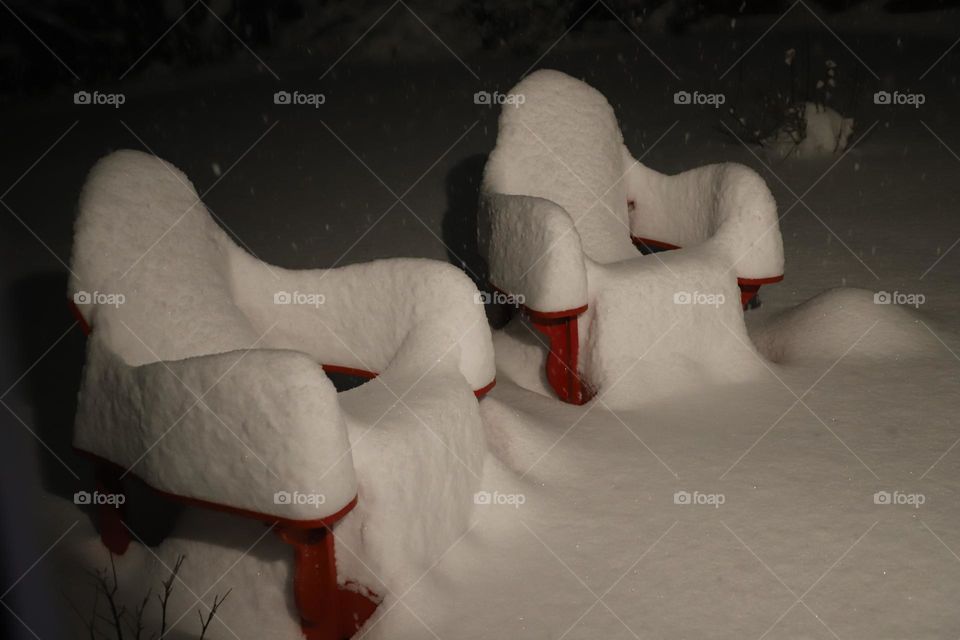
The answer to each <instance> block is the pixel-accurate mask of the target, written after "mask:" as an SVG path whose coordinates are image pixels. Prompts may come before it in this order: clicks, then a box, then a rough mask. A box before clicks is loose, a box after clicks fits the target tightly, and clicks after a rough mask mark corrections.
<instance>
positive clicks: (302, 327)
mask: <svg viewBox="0 0 960 640" xmlns="http://www.w3.org/2000/svg"><path fill="white" fill-rule="evenodd" d="M76 227H77V228H76V240H75V243H74V255H73V264H74V268H73V271H74V273H75V275H74V276H73V277H72V278H71V282H70V294H71V295H74V294H76V293H78V292H86V293H90V294H94V293H96V294H113V295H117V294H120V295H122V296H123V298H124V301H123V303H122V304H121V305H119V306H111V305H110V304H93V303H94V302H96V300H94V299H93V298H91V302H92V303H90V304H80V305H79V306H80V308H81V310H82V311H83V312H84V314H85V315H87V317H88V320H89V321H90V323H91V324H92V325H96V324H97V323H98V315H99V314H101V313H110V314H116V315H118V316H120V317H122V318H123V322H122V323H118V324H116V325H112V326H111V328H110V331H111V335H110V344H111V345H113V346H114V348H115V349H116V350H117V352H118V353H119V354H120V355H121V356H123V358H124V359H125V360H126V361H127V362H129V363H130V364H133V365H136V364H143V363H145V362H152V361H154V360H156V359H158V358H159V359H164V360H175V359H179V358H184V357H187V356H192V355H196V354H197V353H218V352H221V351H229V350H233V349H247V348H250V347H252V346H253V345H254V344H255V343H256V344H257V345H258V346H263V347H276V348H292V349H297V350H302V351H305V352H307V353H309V354H311V355H313V356H315V357H316V358H317V359H318V361H321V362H323V363H324V364H338V365H341V366H351V367H355V368H361V369H368V370H373V371H379V370H381V369H382V368H384V367H385V366H386V365H387V364H388V363H389V362H391V361H392V360H393V359H394V358H395V357H397V356H398V354H399V353H400V352H401V351H402V352H403V354H404V355H405V356H406V357H414V358H420V359H422V363H423V364H428V363H429V362H431V361H432V360H433V359H435V358H436V356H438V355H439V354H442V353H445V352H446V351H451V350H452V351H455V352H456V353H457V354H458V355H459V356H460V358H461V366H460V371H461V372H462V373H463V375H464V376H465V377H466V378H467V379H468V380H469V381H470V382H471V384H473V385H474V388H475V389H479V388H481V387H483V386H485V385H486V384H488V383H489V382H490V381H491V380H492V379H493V376H494V367H493V359H492V349H491V348H490V341H489V334H488V332H487V331H486V329H485V327H484V318H485V316H484V313H483V306H482V305H480V304H477V301H476V298H475V293H476V290H475V288H474V287H473V285H472V284H471V283H470V280H469V278H467V277H466V276H465V275H464V274H463V273H462V272H461V271H459V270H458V269H455V268H454V267H452V266H450V265H446V264H442V263H436V262H431V261H427V260H405V259H393V260H384V261H377V262H374V263H370V264H364V265H353V266H350V267H344V268H341V269H328V270H324V269H314V270H303V271H291V270H286V269H281V268H278V267H274V266H271V265H268V264H265V263H263V262H261V261H259V260H257V259H256V258H255V257H253V256H251V255H249V254H248V253H247V252H245V251H244V250H243V249H241V248H240V247H238V246H237V245H236V244H235V243H234V242H233V241H232V240H230V238H229V237H228V236H227V234H226V233H225V232H224V231H223V230H222V229H221V228H220V227H219V226H218V225H217V224H216V223H215V222H214V221H213V219H212V217H211V216H210V214H209V213H208V212H207V210H206V208H205V207H204V205H203V203H202V202H201V201H200V198H199V196H198V195H197V193H196V191H195V190H194V189H193V186H192V185H191V184H190V182H189V181H188V180H187V178H186V176H184V175H183V174H182V173H181V172H180V171H179V170H177V169H176V168H175V167H173V166H171V165H170V164H169V163H166V162H163V161H162V160H160V159H158V158H156V157H154V156H150V155H148V154H144V153H141V152H137V151H121V152H116V153H114V154H111V155H110V156H108V157H107V158H104V159H103V160H101V161H100V162H99V163H98V164H97V166H96V167H94V169H93V170H92V171H91V173H90V177H89V179H88V181H87V183H86V186H85V188H84V192H83V194H82V196H81V201H80V217H79V218H78V220H77V225H76ZM171 252H172V253H171ZM158 292H162V293H158ZM185 309H189V310H190V311H191V313H185V312H184V310H185ZM124 325H127V326H129V327H130V329H129V330H128V328H127V326H124ZM254 325H255V326H254ZM427 346H432V347H434V348H433V349H427V348H425V347H427Z"/></svg>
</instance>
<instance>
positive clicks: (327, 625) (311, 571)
mask: <svg viewBox="0 0 960 640" xmlns="http://www.w3.org/2000/svg"><path fill="white" fill-rule="evenodd" d="M277 533H278V534H279V535H280V539H281V540H283V541H284V542H286V543H287V544H289V545H290V546H292V547H293V552H294V574H293V596H294V601H295V602H296V604H297V610H298V612H299V613H300V628H301V630H302V631H303V635H304V636H306V638H307V640H346V638H350V637H352V636H353V635H355V634H356V632H357V630H358V629H359V628H360V627H362V626H363V624H364V623H365V622H366V621H367V619H368V618H369V617H370V616H372V615H373V612H374V611H376V609H377V605H378V604H379V601H377V600H373V599H371V598H370V597H367V596H366V595H364V594H363V593H360V592H359V590H356V591H354V590H347V589H341V588H340V587H339V586H338V585H337V562H336V553H335V549H334V536H333V531H331V530H330V529H328V528H326V527H321V528H316V529H297V528H295V527H290V526H282V525H279V526H278V527H277Z"/></svg>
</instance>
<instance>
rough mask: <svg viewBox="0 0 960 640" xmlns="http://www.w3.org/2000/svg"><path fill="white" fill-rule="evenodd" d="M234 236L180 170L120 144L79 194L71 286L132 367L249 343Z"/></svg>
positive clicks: (250, 328)
mask: <svg viewBox="0 0 960 640" xmlns="http://www.w3.org/2000/svg"><path fill="white" fill-rule="evenodd" d="M232 244H233V243H232V241H231V240H230V239H229V238H228V237H227V235H226V233H224V231H223V230H222V229H221V228H220V227H219V226H218V225H217V224H216V223H215V222H214V221H213V219H212V218H211V217H210V214H209V213H208V212H207V210H206V207H204V205H203V203H202V202H200V199H199V196H197V193H196V191H195V190H194V189H193V186H192V185H191V184H190V182H189V180H188V179H187V177H186V176H185V175H184V174H183V173H182V172H180V170H179V169H177V168H176V167H174V166H173V165H170V164H168V163H166V162H164V161H163V160H161V159H159V158H157V157H154V156H151V155H148V154H145V153H141V152H137V151H119V152H116V153H113V154H111V155H109V156H107V157H106V158H104V159H103V160H101V161H100V162H98V163H97V164H96V165H95V166H94V168H93V169H92V170H91V171H90V174H89V176H88V178H87V182H86V183H85V185H84V189H83V192H82V193H81V196H80V205H79V216H78V218H77V221H76V225H75V235H74V249H73V260H72V266H71V278H70V284H69V287H70V294H71V297H72V298H73V299H74V301H75V302H76V303H77V306H78V307H79V309H80V310H81V312H82V313H83V316H84V319H85V321H86V322H87V323H88V324H90V325H91V326H92V325H97V329H98V331H101V332H109V335H108V336H105V338H106V339H107V340H108V342H109V344H110V347H111V349H112V350H113V351H114V352H115V353H116V354H117V355H119V356H120V357H122V358H123V359H124V360H125V361H126V362H127V363H128V364H130V365H140V364H144V363H147V362H153V361H155V360H180V359H183V358H187V357H190V356H196V355H201V354H212V353H223V352H226V351H232V350H235V349H247V348H250V346H251V345H253V344H254V343H255V341H256V340H257V337H258V334H257V333H256V332H255V331H254V329H253V326H252V325H251V324H250V322H249V321H247V320H246V318H245V317H244V315H243V314H242V313H240V312H239V310H238V309H237V307H236V305H235V304H234V302H233V300H232V290H233V286H232V283H231V279H230V268H229V265H230V260H231V251H230V247H231V245H232ZM170 247H175V248H176V251H175V252H171V251H170V250H169V248H170ZM121 296H122V297H121ZM113 303H115V304H113ZM124 325H126V326H124Z"/></svg>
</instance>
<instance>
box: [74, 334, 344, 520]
mask: <svg viewBox="0 0 960 640" xmlns="http://www.w3.org/2000/svg"><path fill="white" fill-rule="evenodd" d="M114 321H115V319H114V318H109V317H108V316H103V317H101V323H100V324H98V326H97V329H96V330H95V331H94V332H93V334H92V335H91V339H90V343H89V347H88V349H87V362H86V368H85V371H84V379H83V385H82V387H81V389H80V396H79V401H78V407H77V418H76V428H75V432H74V444H75V445H76V446H77V447H79V448H80V449H83V450H85V451H89V452H91V453H95V454H97V455H99V456H101V457H104V458H107V459H109V460H110V461H111V462H114V463H115V464H118V465H121V466H122V467H123V468H124V469H132V471H133V473H134V474H136V475H137V476H139V477H140V478H141V479H143V480H144V481H145V482H147V483H148V484H150V485H151V486H153V487H155V488H157V489H161V490H163V491H166V492H168V493H173V494H176V495H179V496H183V497H187V498H197V499H201V500H207V501H212V502H216V503H219V504H222V505H227V506H231V507H235V508H240V509H246V510H249V511H255V512H258V513H268V514H271V515H276V516H281V517H287V518H292V519H299V520H315V519H319V518H322V517H325V516H328V515H330V514H333V513H336V512H337V511H339V510H340V509H342V508H343V507H344V506H346V504H347V503H348V502H350V500H352V499H353V497H354V496H355V495H356V478H355V476H354V470H353V463H352V460H351V457H350V450H349V442H348V440H347V434H346V428H345V422H344V418H343V416H342V415H341V412H340V407H339V405H338V404H337V392H336V389H334V387H333V385H332V384H331V383H330V381H329V380H328V379H327V377H326V376H325V375H324V373H323V371H322V370H321V369H320V367H319V366H318V365H317V364H316V362H314V361H313V360H311V359H310V358H309V357H308V356H307V355H305V354H303V353H297V352H294V351H280V350H273V349H253V350H251V351H231V352H225V353H220V354H214V355H209V356H200V357H194V358H188V359H186V360H173V361H166V362H154V363H150V364H145V365H141V366H139V367H130V366H128V365H127V364H125V363H124V362H123V361H122V360H121V359H120V357H119V356H117V355H116V354H115V353H114V352H113V351H112V350H111V349H110V347H109V345H107V344H105V342H106V338H105V335H108V333H109V332H108V331H103V332H102V333H101V331H100V330H101V328H105V327H106V325H108V324H109V323H112V322H114ZM278 492H287V493H290V494H293V493H294V492H296V493H299V494H303V495H310V496H322V497H318V498H317V500H315V501H309V502H302V503H297V502H295V501H292V500H288V501H286V502H283V501H281V502H280V503H278V501H277V500H276V498H275V495H276V494H277V493H278Z"/></svg>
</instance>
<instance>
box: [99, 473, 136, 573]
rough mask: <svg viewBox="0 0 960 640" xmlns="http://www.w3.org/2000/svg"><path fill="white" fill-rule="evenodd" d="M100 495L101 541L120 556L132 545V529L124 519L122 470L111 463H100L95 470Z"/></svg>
mask: <svg viewBox="0 0 960 640" xmlns="http://www.w3.org/2000/svg"><path fill="white" fill-rule="evenodd" d="M94 473H95V477H96V488H97V493H98V494H99V496H98V502H97V519H98V521H99V523H100V541H101V542H103V546H105V547H106V548H107V549H109V550H110V552H111V553H114V554H116V555H118V556H120V555H123V554H124V552H126V550H127V547H129V546H130V531H129V530H128V529H127V527H126V525H125V524H124V520H123V500H124V498H123V491H122V486H121V483H120V471H119V470H118V469H117V468H116V467H113V466H111V465H108V464H104V463H100V464H97V466H96V470H95V472H94ZM107 497H109V499H105V498H107Z"/></svg>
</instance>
